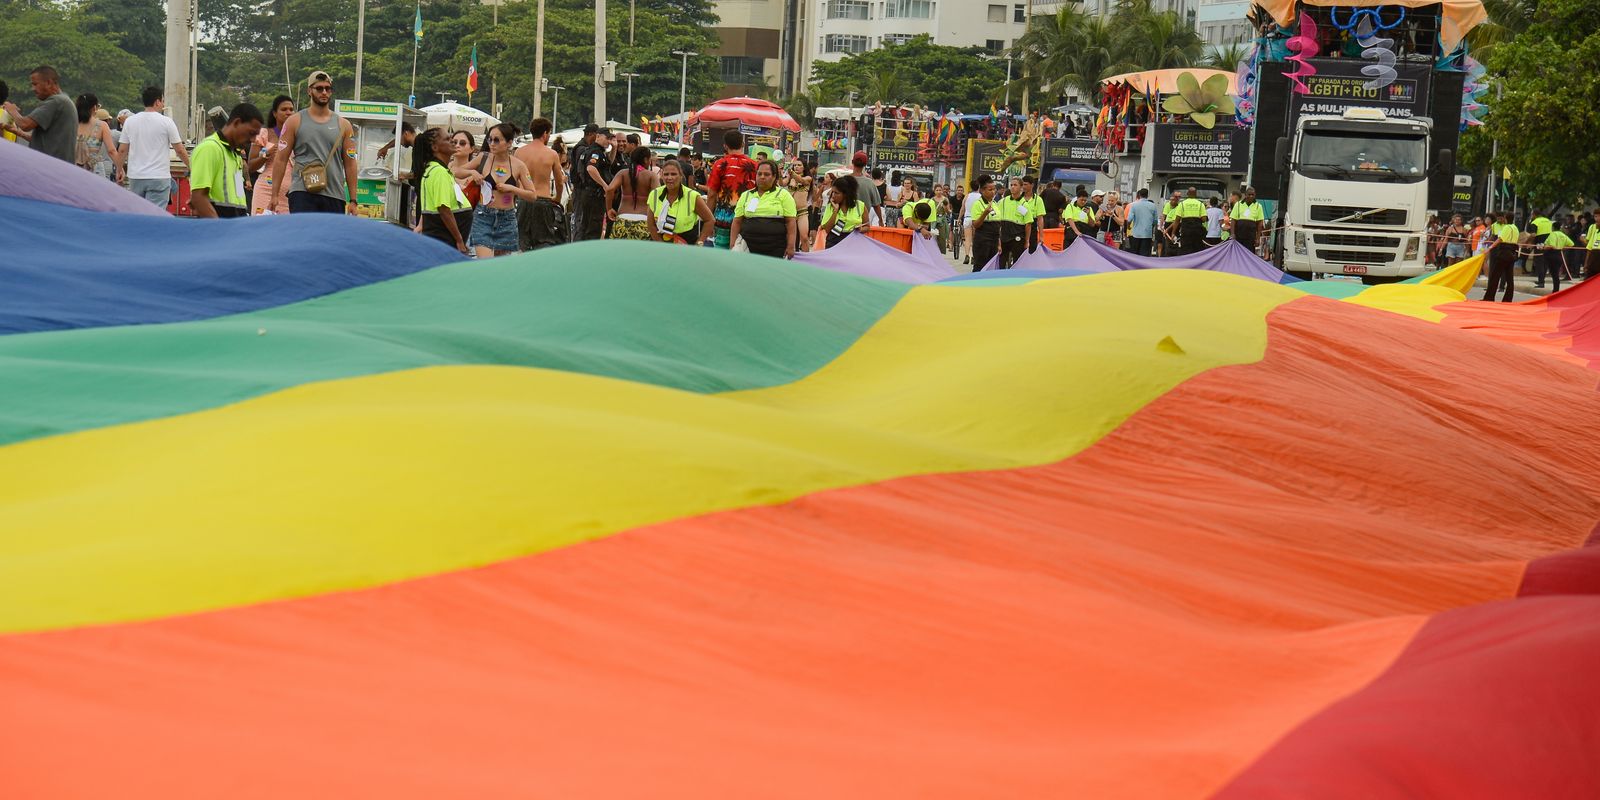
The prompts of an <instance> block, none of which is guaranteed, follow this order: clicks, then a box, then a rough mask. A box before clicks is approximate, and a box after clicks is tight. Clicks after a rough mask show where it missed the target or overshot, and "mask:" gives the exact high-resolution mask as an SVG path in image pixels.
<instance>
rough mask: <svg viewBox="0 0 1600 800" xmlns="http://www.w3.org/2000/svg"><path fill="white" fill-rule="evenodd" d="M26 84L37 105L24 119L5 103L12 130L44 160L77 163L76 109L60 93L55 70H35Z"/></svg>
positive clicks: (29, 74)
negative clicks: (43, 155)
mask: <svg viewBox="0 0 1600 800" xmlns="http://www.w3.org/2000/svg"><path fill="white" fill-rule="evenodd" d="M28 83H29V84H31V85H32V86H33V96H34V97H37V98H39V105H37V106H35V107H34V109H33V111H31V112H29V113H28V115H27V116H23V114H22V110H21V109H19V108H17V107H16V106H15V105H12V104H11V103H10V102H7V103H6V104H5V106H4V108H5V110H6V113H7V114H8V115H9V116H10V117H11V119H12V123H11V124H12V126H13V127H14V128H15V129H16V130H17V131H19V132H21V133H25V134H27V135H28V136H29V137H31V138H29V140H28V146H29V147H31V148H33V149H34V150H35V151H37V152H40V153H44V154H45V155H47V156H54V157H56V158H59V159H61V160H62V161H65V162H67V163H68V164H73V163H76V162H77V160H78V127H77V121H78V109H77V107H76V106H75V105H74V104H73V102H72V98H70V97H68V96H66V95H65V94H62V92H61V75H60V73H58V72H56V70H55V67H51V66H38V67H35V68H34V70H33V71H32V72H30V73H28Z"/></svg>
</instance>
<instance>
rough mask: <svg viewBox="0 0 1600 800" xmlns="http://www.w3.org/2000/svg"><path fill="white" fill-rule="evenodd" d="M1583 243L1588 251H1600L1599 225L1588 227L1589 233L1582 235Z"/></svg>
mask: <svg viewBox="0 0 1600 800" xmlns="http://www.w3.org/2000/svg"><path fill="white" fill-rule="evenodd" d="M1583 242H1584V244H1586V245H1588V246H1589V249H1590V250H1600V224H1595V225H1590V226H1589V232H1588V233H1586V234H1584V235H1583Z"/></svg>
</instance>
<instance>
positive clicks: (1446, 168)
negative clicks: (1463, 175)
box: [1434, 150, 1456, 175]
mask: <svg viewBox="0 0 1600 800" xmlns="http://www.w3.org/2000/svg"><path fill="white" fill-rule="evenodd" d="M1434 168H1435V169H1437V170H1438V171H1439V174H1440V175H1450V174H1453V173H1454V172H1455V171H1456V154H1455V153H1452V152H1450V151H1449V150H1440V151H1439V160H1438V161H1437V162H1436V163H1435V165H1434Z"/></svg>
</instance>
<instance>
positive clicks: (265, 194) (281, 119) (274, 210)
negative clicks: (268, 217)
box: [245, 94, 411, 222]
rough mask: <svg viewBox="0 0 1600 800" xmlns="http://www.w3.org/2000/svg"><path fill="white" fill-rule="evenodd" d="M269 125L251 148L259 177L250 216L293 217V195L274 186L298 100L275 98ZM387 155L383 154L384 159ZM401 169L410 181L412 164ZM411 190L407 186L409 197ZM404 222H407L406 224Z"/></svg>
mask: <svg viewBox="0 0 1600 800" xmlns="http://www.w3.org/2000/svg"><path fill="white" fill-rule="evenodd" d="M267 109H268V111H267V122H266V125H265V126H263V127H262V128H261V133H259V134H257V135H256V140H255V141H254V142H252V143H251V144H250V155H249V158H248V159H247V160H246V162H245V169H246V170H247V171H249V172H250V173H251V174H253V175H255V176H256V188H255V193H254V194H252V195H251V196H250V213H251V214H252V215H255V214H287V213H289V194H288V193H287V192H279V191H277V189H276V188H275V187H276V185H277V184H274V183H273V182H272V164H273V162H275V161H277V160H279V159H281V158H285V157H286V156H283V155H282V154H283V153H284V149H283V126H285V125H287V124H289V118H290V117H292V116H294V100H293V99H291V98H290V97H289V96H288V95H283V94H280V95H278V96H277V97H274V98H272V105H270V106H267ZM382 155H383V151H382V150H381V149H380V150H379V157H380V158H381V157H382ZM400 168H401V169H402V170H404V171H405V172H404V174H403V175H402V177H403V178H404V179H405V180H407V181H408V182H409V181H410V171H409V170H410V169H411V162H410V161H409V160H407V161H402V162H401V163H400ZM410 188H411V187H410V186H409V185H408V186H406V190H407V193H409V190H410ZM402 222H404V220H402Z"/></svg>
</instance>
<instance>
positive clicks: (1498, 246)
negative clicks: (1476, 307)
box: [1483, 211, 1522, 303]
mask: <svg viewBox="0 0 1600 800" xmlns="http://www.w3.org/2000/svg"><path fill="white" fill-rule="evenodd" d="M1498 217H1499V220H1500V221H1499V222H1498V223H1496V224H1494V225H1492V226H1490V227H1489V235H1488V237H1487V238H1489V239H1491V240H1493V242H1494V245H1493V249H1491V250H1490V251H1489V285H1488V288H1487V289H1486V290H1485V291H1484V293H1483V299H1484V300H1487V301H1491V302H1492V301H1493V300H1494V294H1495V290H1496V289H1497V288H1499V287H1500V284H1501V283H1502V282H1504V284H1505V297H1504V298H1502V299H1501V302H1503V303H1509V302H1511V294H1512V292H1514V291H1515V290H1516V287H1515V285H1514V281H1512V272H1511V265H1512V263H1513V262H1515V261H1516V259H1517V242H1518V240H1520V239H1521V238H1522V233H1521V232H1520V231H1518V230H1517V226H1515V225H1513V224H1511V215H1510V214H1508V213H1506V212H1504V211H1501V212H1499V215H1498Z"/></svg>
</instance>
